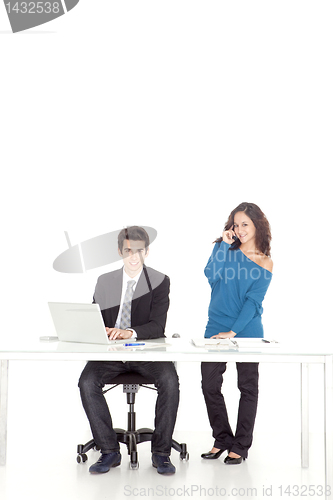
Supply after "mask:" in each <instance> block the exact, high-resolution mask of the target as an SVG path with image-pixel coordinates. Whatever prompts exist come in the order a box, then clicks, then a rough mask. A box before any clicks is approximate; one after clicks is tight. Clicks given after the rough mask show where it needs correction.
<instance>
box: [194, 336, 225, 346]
mask: <svg viewBox="0 0 333 500" xmlns="http://www.w3.org/2000/svg"><path fill="white" fill-rule="evenodd" d="M192 343H193V344H194V345H195V346H196V347H207V346H220V347H225V348H229V347H235V346H234V345H233V343H232V342H231V340H230V339H210V338H209V339H208V338H205V337H203V338H202V337H201V338H199V339H192Z"/></svg>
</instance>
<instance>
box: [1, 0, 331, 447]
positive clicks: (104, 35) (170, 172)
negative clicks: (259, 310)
mask: <svg viewBox="0 0 333 500" xmlns="http://www.w3.org/2000/svg"><path fill="white" fill-rule="evenodd" d="M332 14H333V7H332V3H331V2H327V1H321V2H317V1H313V2H309V1H304V2H295V1H279V2H270V1H248V0H247V1H237V2H236V1H235V2H224V1H221V0H219V1H205V2H204V1H193V0H191V1H184V0H177V1H168V2H160V1H142V0H139V1H138V0H136V1H131V0H126V1H124V0H122V1H110V0H99V1H98V2H94V1H89V0H81V1H80V3H79V4H78V6H77V7H75V9H73V10H72V11H71V12H69V13H68V14H66V15H64V16H62V17H61V18H59V19H57V20H55V21H52V22H51V23H49V24H47V25H44V26H41V27H37V28H35V29H34V30H30V31H27V32H22V33H17V34H15V35H13V34H12V33H11V31H10V26H9V22H8V19H7V17H6V11H5V7H4V6H1V5H0V44H1V79H0V89H1V93H0V102H1V104H0V127H1V130H0V138H1V139H0V140H1V149H0V157H1V188H0V189H1V193H0V204H1V215H2V217H1V234H2V237H1V247H0V248H1V266H2V269H1V287H0V290H1V315H0V327H1V328H0V340H1V339H4V338H6V337H9V336H12V337H19V338H23V337H26V338H28V339H35V338H37V337H39V336H40V335H45V334H46V335H47V334H52V333H53V326H52V323H51V320H50V317H49V312H48V308H47V301H49V300H63V301H66V300H68V301H73V302H80V301H83V302H90V301H91V299H92V294H93V291H94V286H95V283H96V278H97V276H98V275H99V274H102V273H103V272H107V271H109V270H112V269H115V268H117V267H119V263H117V264H113V265H110V266H105V267H104V268H99V269H96V270H94V271H89V272H87V273H85V274H82V275H65V274H61V273H57V272H56V271H54V270H53V268H52V263H53V260H54V259H55V258H56V257H57V256H58V255H59V254H60V253H61V252H63V251H64V250H65V249H66V247H67V242H66V239H65V236H64V231H68V232H69V236H70V239H71V242H72V244H73V245H74V244H76V243H78V242H80V241H84V240H86V239H89V238H92V237H94V236H98V235H99V234H103V233H106V232H109V231H114V230H117V229H121V228H122V227H124V226H126V225H130V224H138V225H147V226H152V227H154V228H156V229H157V231H158V236H157V239H156V241H155V242H154V243H153V245H152V246H151V251H150V256H149V258H148V260H147V265H150V266H151V267H154V268H156V269H158V270H160V271H162V272H164V273H166V274H168V275H169V277H170V279H171V295H170V298H171V305H170V311H169V316H168V323H167V330H166V334H167V335H168V336H171V335H172V334H173V333H174V332H178V333H180V334H181V335H182V337H186V338H191V337H194V336H195V337H200V336H202V335H203V333H204V328H205V324H206V321H207V308H208V303H209V287H208V284H207V282H206V279H205V277H204V275H203V268H204V266H205V264H206V262H207V259H208V257H209V254H210V252H211V249H212V241H213V240H214V239H215V238H216V237H218V236H219V235H220V234H221V231H222V228H223V226H224V223H225V221H226V220H227V217H228V215H229V213H230V211H231V210H232V209H233V208H234V207H236V206H237V205H238V204H239V203H240V202H242V201H249V202H254V203H256V204H258V205H259V206H260V207H261V208H262V210H263V211H264V212H265V214H266V216H267V218H268V220H269V221H270V223H271V227H272V235H273V240H272V258H273V261H274V277H273V281H272V283H271V286H270V289H269V290H268V293H267V296H266V299H265V302H264V316H263V322H264V327H265V334H266V336H267V337H268V338H276V339H279V340H281V341H288V339H289V338H292V339H294V340H295V339H297V340H298V341H299V342H300V343H302V342H303V340H307V341H310V340H311V341H313V342H323V343H325V344H329V343H330V342H331V336H332V326H331V321H330V319H331V307H332V306H331V300H330V299H331V297H330V296H331V291H330V286H331V280H332V271H331V255H330V254H331V248H332V220H331V219H332V213H331V212H332V203H331V199H332V195H331V189H332V182H331V173H330V170H331V166H332V116H333V109H332V88H333V81H332V80H333V78H332V46H333V45H332V43H333V33H332ZM81 369H82V366H81V364H72V365H70V366H69V365H67V364H66V363H64V364H63V365H61V366H60V364H53V363H49V364H46V363H37V364H34V365H33V364H29V363H26V364H24V363H17V364H16V363H12V364H11V369H10V377H11V378H10V384H11V386H10V389H11V388H12V386H14V385H19V384H20V383H23V382H25V384H24V387H25V391H23V393H20V394H19V395H17V396H16V397H17V398H18V400H19V401H20V408H21V409H22V411H25V409H26V408H30V411H35V410H36V409H37V410H38V412H39V415H40V421H45V422H49V423H50V425H55V426H57V425H58V426H59V423H60V424H62V422H63V420H62V419H63V418H64V416H66V425H68V426H69V427H70V428H73V435H74V437H73V440H74V441H75V443H76V442H77V440H78V439H79V441H80V440H81V438H82V436H81V437H79V436H80V433H81V434H82V429H85V430H86V431H87V422H86V420H85V416H84V415H83V413H82V409H81V406H80V401H79V398H78V395H77V387H76V384H77V379H78V377H79V374H80V371H81ZM229 371H230V376H229V377H227V378H228V380H227V381H226V392H227V397H228V405H229V406H230V416H231V419H232V423H233V424H234V422H235V416H236V410H237V401H238V391H237V389H236V381H235V380H234V367H232V366H231V367H230V370H229ZM312 371H313V375H314V380H317V381H318V382H315V383H314V385H313V387H312V388H311V391H312V393H313V394H312V395H316V394H317V395H318V408H317V407H316V406H317V405H314V406H313V407H312V420H311V426H312V428H316V427H317V425H318V423H320V422H321V420H320V421H319V420H318V418H319V417H320V419H321V410H322V407H321V405H322V399H321V394H320V392H318V389H319V383H320V382H319V381H320V376H321V371H320V370H319V368H318V370H317V369H313V370H312ZM179 375H180V379H181V390H182V402H181V407H180V410H179V417H178V421H177V429H178V430H182V429H187V430H188V429H190V430H193V431H195V430H196V429H200V430H205V429H209V424H208V420H207V417H206V410H205V407H204V402H203V398H202V395H201V388H200V373H199V366H197V365H195V366H194V365H193V366H191V367H190V368H189V367H186V368H184V367H179ZM260 381H261V397H260V403H259V410H258V418H257V423H256V430H257V432H260V431H261V430H262V431H265V430H267V429H271V428H272V426H275V427H276V426H279V429H280V430H283V429H284V428H290V426H291V425H295V427H294V428H295V430H296V431H297V430H298V424H299V414H298V409H299V401H298V367H296V366H295V367H294V366H283V367H281V366H279V367H278V366H262V367H261V378H260ZM42 388H43V389H45V391H46V392H45V393H43V397H42V398H41V397H36V395H35V392H34V391H38V390H39V389H42ZM11 394H12V393H11ZM119 397H120V396H119ZM150 397H151V396H143V397H142V399H145V398H150ZM11 398H12V399H11V401H12V404H13V405H14V402H15V396H14V395H12V396H11ZM45 398H46V399H45ZM41 401H42V404H41ZM46 401H49V402H48V403H47V402H46ZM54 401H57V404H56V405H55V404H54ZM62 401H64V402H66V405H65V404H64V405H62ZM119 401H120V405H121V406H123V407H124V412H125V411H127V410H126V408H125V404H124V402H123V401H122V400H119ZM48 405H49V406H48ZM50 408H52V411H50ZM64 408H66V411H65V410H64ZM32 409H33V410H32ZM194 409H195V418H193V412H194ZM119 411H120V410H119ZM121 411H122V410H121ZM113 412H115V413H116V416H117V409H115V408H113ZM69 414H70V415H69ZM113 414H114V413H113ZM152 414H153V411H152V410H149V412H147V415H146V416H144V419H143V420H144V422H142V424H143V425H145V426H146V425H149V422H147V419H148V417H149V418H151V420H152ZM16 417H17V415H16ZM124 418H125V417H124ZM140 418H142V412H141V417H140ZM10 422H11V424H10V425H11V429H12V430H13V432H14V429H15V432H17V423H18V422H19V421H18V420H15V418H12V419H11V420H10ZM123 423H125V422H116V424H117V425H121V424H123ZM36 425H37V424H36ZM40 425H41V424H40V423H39V426H40ZM45 425H46V424H45ZM74 428H75V430H74ZM39 429H40V427H39ZM75 433H77V435H76V434H75ZM210 444H211V443H207V449H208V448H209V446H210ZM71 446H72V444H71ZM203 451H204V450H203Z"/></svg>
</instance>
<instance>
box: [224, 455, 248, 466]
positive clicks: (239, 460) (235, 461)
mask: <svg viewBox="0 0 333 500" xmlns="http://www.w3.org/2000/svg"><path fill="white" fill-rule="evenodd" d="M243 460H245V458H244V457H238V458H233V457H229V455H228V456H227V457H225V459H224V463H225V464H228V465H237V464H241V463H242V462H243Z"/></svg>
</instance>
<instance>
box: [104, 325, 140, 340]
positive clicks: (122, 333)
mask: <svg viewBox="0 0 333 500" xmlns="http://www.w3.org/2000/svg"><path fill="white" fill-rule="evenodd" d="M105 330H106V333H107V335H108V337H109V339H110V340H115V339H130V338H131V337H132V335H133V332H132V330H121V329H120V328H108V327H105Z"/></svg>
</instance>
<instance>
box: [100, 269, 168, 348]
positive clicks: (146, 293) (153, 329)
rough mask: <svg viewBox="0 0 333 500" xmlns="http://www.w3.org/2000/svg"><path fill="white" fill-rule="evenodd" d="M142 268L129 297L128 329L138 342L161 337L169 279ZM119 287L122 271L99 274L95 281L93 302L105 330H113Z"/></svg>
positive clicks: (118, 299)
mask: <svg viewBox="0 0 333 500" xmlns="http://www.w3.org/2000/svg"><path fill="white" fill-rule="evenodd" d="M144 268H145V269H144V270H143V271H142V273H141V276H140V279H139V281H138V283H137V285H136V288H135V291H134V294H133V299H132V307H131V328H133V330H135V331H136V333H137V338H138V339H140V340H141V339H156V338H159V337H165V335H164V330H165V323H166V318H167V312H168V309H169V291H170V280H169V278H168V276H166V275H165V274H162V273H160V272H158V271H155V270H154V269H152V268H151V267H146V266H144ZM146 273H147V275H148V281H147V277H146ZM122 285H123V269H118V270H117V271H112V272H110V273H106V274H103V275H102V276H100V277H99V278H98V280H97V284H96V288H95V293H94V302H95V303H97V304H99V306H100V308H101V311H102V316H103V320H104V324H105V326H107V327H109V328H113V327H114V325H115V323H116V320H117V317H118V312H119V307H120V300H121V292H122Z"/></svg>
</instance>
